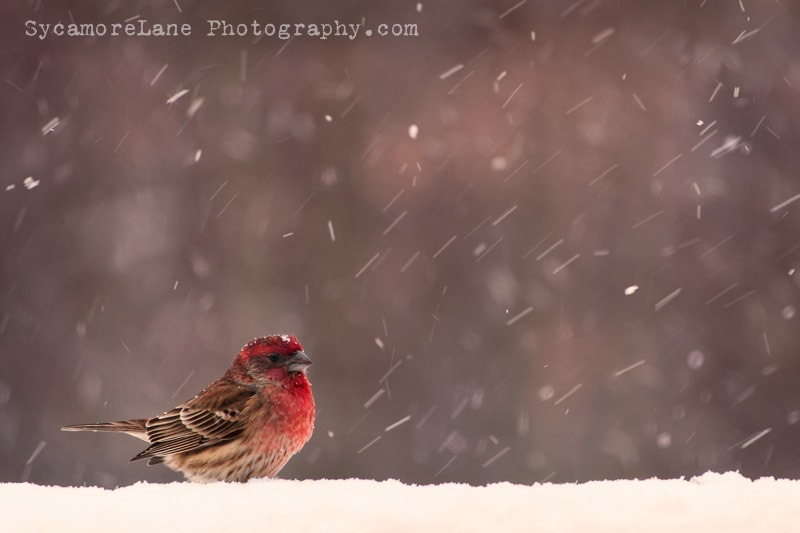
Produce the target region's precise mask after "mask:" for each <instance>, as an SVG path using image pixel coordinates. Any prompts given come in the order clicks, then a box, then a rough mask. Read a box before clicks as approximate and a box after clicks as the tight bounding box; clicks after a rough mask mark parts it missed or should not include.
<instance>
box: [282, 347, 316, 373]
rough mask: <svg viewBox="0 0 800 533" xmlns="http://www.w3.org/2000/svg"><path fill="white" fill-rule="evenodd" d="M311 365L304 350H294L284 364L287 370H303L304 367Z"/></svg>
mask: <svg viewBox="0 0 800 533" xmlns="http://www.w3.org/2000/svg"><path fill="white" fill-rule="evenodd" d="M309 366H311V359H310V358H309V357H308V356H307V355H306V354H305V352H300V351H298V352H294V354H292V356H291V357H290V358H289V361H288V362H287V364H286V368H288V369H289V372H305V371H306V368H308V367H309Z"/></svg>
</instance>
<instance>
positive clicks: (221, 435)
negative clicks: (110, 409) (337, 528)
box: [61, 335, 315, 483]
mask: <svg viewBox="0 0 800 533" xmlns="http://www.w3.org/2000/svg"><path fill="white" fill-rule="evenodd" d="M310 365H311V359H310V358H309V357H308V355H306V354H305V352H303V348H302V346H301V345H300V342H299V341H298V340H297V338H296V337H294V336H293V335H269V336H267V337H259V338H256V339H253V340H251V341H250V342H248V343H247V344H245V345H244V347H243V348H242V349H241V350H240V351H239V353H238V354H237V355H236V357H235V358H234V360H233V363H232V364H231V366H230V368H228V370H227V371H226V372H225V374H224V375H223V376H222V377H221V378H219V379H218V380H216V381H215V382H213V383H212V384H211V385H209V386H208V387H207V388H206V389H204V390H203V391H202V392H200V393H199V394H198V395H197V396H195V397H194V398H192V399H191V400H189V401H187V402H184V403H182V404H180V405H178V406H176V407H175V408H173V409H171V410H169V411H167V412H165V413H164V414H162V415H159V416H155V417H152V418H140V419H133V420H121V421H118V422H104V423H97V424H76V425H68V426H63V427H62V428H61V429H62V431H100V432H119V433H127V434H128V435H132V436H134V437H137V438H139V439H142V440H144V441H146V442H148V443H150V446H149V447H148V448H147V449H145V450H144V451H142V452H141V453H139V454H137V455H136V456H134V457H133V458H132V459H131V462H133V461H138V460H142V459H147V460H148V461H147V464H148V465H157V464H164V465H165V466H167V467H169V468H171V469H172V470H175V471H177V472H181V473H183V475H184V476H185V477H186V479H187V480H189V481H193V482H200V483H210V482H216V481H228V482H245V481H247V480H249V479H251V478H263V477H266V478H271V477H274V476H275V475H276V474H277V473H278V472H279V471H280V470H281V469H282V468H283V467H284V465H285V464H286V463H287V462H288V461H289V459H291V457H292V456H293V455H295V454H296V453H297V452H299V451H300V450H301V448H302V447H303V446H304V445H305V443H306V442H308V440H309V439H310V438H311V434H312V433H313V431H314V414H315V405H314V396H313V394H312V392H311V383H310V382H309V381H308V377H307V374H306V369H307V368H308V367H309V366H310Z"/></svg>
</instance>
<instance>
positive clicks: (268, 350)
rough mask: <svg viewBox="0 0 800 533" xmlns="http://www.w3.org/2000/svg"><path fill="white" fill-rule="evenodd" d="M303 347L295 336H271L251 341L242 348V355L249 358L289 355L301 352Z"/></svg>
mask: <svg viewBox="0 0 800 533" xmlns="http://www.w3.org/2000/svg"><path fill="white" fill-rule="evenodd" d="M302 350H303V347H302V346H300V342H299V341H298V340H297V337H295V336H294V335H286V334H283V335H269V336H267V337H258V338H256V339H253V340H251V341H250V342H248V343H247V344H245V345H244V347H243V348H242V351H241V354H242V355H244V356H247V357H250V356H253V355H269V354H273V353H277V354H281V355H289V354H293V353H295V352H300V351H302Z"/></svg>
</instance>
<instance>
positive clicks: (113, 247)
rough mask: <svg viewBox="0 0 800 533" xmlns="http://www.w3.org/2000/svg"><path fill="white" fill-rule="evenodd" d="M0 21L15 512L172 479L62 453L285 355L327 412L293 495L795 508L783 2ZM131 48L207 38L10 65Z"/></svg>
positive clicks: (0, 155)
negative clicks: (618, 491) (242, 368)
mask: <svg viewBox="0 0 800 533" xmlns="http://www.w3.org/2000/svg"><path fill="white" fill-rule="evenodd" d="M2 6H3V7H2V10H3V16H2V17H0V41H1V42H2V47H1V48H0V68H1V70H0V74H2V78H3V82H2V83H0V117H2V118H1V120H0V140H2V142H1V143H0V269H1V270H0V480H2V481H31V482H36V483H46V484H58V485H80V484H92V485H95V484H96V485H101V486H106V487H113V486H117V485H125V484H130V483H133V482H135V481H138V480H149V481H159V482H163V481H172V480H177V479H180V476H179V475H178V474H175V473H173V472H171V471H169V470H167V469H166V468H163V467H147V466H146V465H144V464H143V463H133V464H128V463H127V460H128V459H129V458H130V457H132V456H133V455H135V454H136V453H137V452H138V451H140V450H141V449H142V444H141V443H140V442H139V441H136V440H135V439H132V438H130V437H127V436H124V435H99V434H91V433H86V434H75V433H62V432H60V431H59V430H58V428H59V427H60V426H61V425H62V424H66V423H79V422H94V421H105V420H116V419H124V418H131V417H142V416H148V415H155V414H158V413H161V412H163V411H165V410H167V409H168V408H170V407H172V406H173V405H175V404H176V403H178V402H180V401H183V400H186V399H188V398H190V397H192V396H193V395H194V394H195V393H196V392H198V391H199V390H200V389H202V388H203V387H204V386H205V385H207V384H208V383H210V382H211V381H212V380H213V379H215V378H216V377H218V376H219V375H221V374H222V372H223V371H224V370H225V368H227V366H228V364H229V363H230V361H231V359H232V358H233V356H234V354H235V353H236V352H237V351H238V349H239V348H240V347H241V346H242V345H243V344H244V343H245V342H246V341H247V340H249V339H250V338H252V337H256V336H261V335H265V334H269V333H276V332H291V333H294V334H296V335H297V336H298V337H299V338H300V340H301V342H302V343H303V345H304V348H305V349H306V351H307V352H308V353H309V354H310V355H311V356H312V358H313V360H314V366H313V367H312V369H311V379H312V382H313V385H314V392H315V396H316V399H317V404H318V417H317V425H316V430H315V434H314V436H313V438H312V440H311V441H310V442H309V443H308V445H307V446H306V447H305V449H304V450H303V451H302V452H301V454H299V455H298V456H297V457H295V459H293V460H292V461H291V462H290V464H289V465H288V466H287V467H286V469H285V470H284V471H283V473H282V475H283V476H284V477H292V478H294V477H296V478H344V477H363V478H375V479H386V478H396V479H400V480H402V481H406V482H415V483H438V482H447V481H458V482H469V483H488V482H496V481H513V482H519V483H533V482H539V481H545V480H548V481H553V482H573V481H586V480H593V479H603V478H609V479H618V478H634V477H650V476H660V477H677V476H690V475H694V474H698V473H701V472H704V471H707V470H715V471H726V470H733V469H736V470H740V471H741V472H742V473H743V474H745V475H748V476H752V477H756V476H764V475H772V476H781V477H797V476H798V475H800V456H798V446H799V445H800V424H798V421H800V387H799V385H800V357H798V356H799V355H800V354H798V345H799V344H798V343H799V342H800V331H798V320H799V319H800V318H798V316H797V307H798V294H799V292H798V289H800V272H796V271H795V268H798V260H800V201H795V202H788V203H787V201H789V200H791V199H793V198H796V195H798V194H800V178H798V174H797V172H798V170H797V169H798V168H800V150H798V146H800V145H799V144H798V143H799V142H800V139H799V138H798V126H800V121H799V120H800V116H799V115H798V106H799V104H798V102H799V101H800V100H798V98H799V97H800V95H799V94H798V91H799V90H800V20H799V18H800V7H798V4H797V3H793V2H786V1H774V0H741V1H739V2H734V1H731V2H728V1H721V0H687V1H685V2H677V1H675V2H649V1H638V2H637V1H618V0H582V1H581V0H579V1H573V0H568V1H540V0H528V1H527V2H516V1H515V0H510V1H498V2H490V1H488V0H484V1H478V0H470V1H461V0H443V1H436V2H433V1H423V2H421V3H417V2H415V1H410V0H404V1H392V2H380V3H379V2H368V1H341V2H337V3H335V4H334V3H333V2H323V1H315V2H302V3H301V2H290V1H288V0H286V1H280V2H266V3H265V2H250V3H245V2H242V3H239V2H237V3H235V4H234V3H232V2H228V3H219V2H200V1H193V0H178V2H177V3H176V2H150V1H132V2H106V3H103V5H102V6H101V5H100V3H98V2H90V1H84V2H47V1H40V0H35V1H34V0H29V1H22V2H13V1H11V0H5V1H3V3H2ZM137 16H138V17H139V18H143V19H147V20H148V21H150V22H153V23H155V22H158V23H173V22H177V23H184V22H188V23H190V24H192V25H193V27H194V33H193V35H192V36H191V37H178V38H155V37H149V38H147V37H115V38H112V37H106V38H90V37H87V38H65V37H62V38H58V37H48V38H47V39H44V40H40V39H37V38H31V37H26V36H25V34H24V32H25V27H24V23H25V21H26V20H37V21H39V22H43V23H55V22H58V21H62V22H70V21H72V20H74V21H76V22H93V23H99V22H105V23H107V24H110V23H112V22H121V21H125V20H127V19H131V18H132V17H137ZM207 19H225V20H228V21H232V22H245V23H249V22H250V21H252V20H254V19H255V20H258V21H260V22H261V23H267V22H272V23H282V22H290V23H294V22H303V23H312V22H316V23H323V22H328V23H330V22H331V21H333V20H339V21H342V22H346V23H363V24H365V27H367V28H372V29H376V28H377V25H378V24H380V23H388V24H394V23H401V24H406V23H414V24H417V25H418V26H417V27H418V36H407V37H378V36H376V35H373V36H372V37H366V36H364V35H363V31H364V28H362V34H360V35H359V37H358V38H357V39H355V40H348V39H342V38H339V39H333V38H332V39H329V40H327V41H321V40H319V39H316V38H313V37H295V38H293V39H291V40H289V41H282V40H279V39H275V38H272V39H269V38H254V37H252V36H250V37H232V38H222V37H217V38H208V37H205V36H204V34H205V28H206V23H205V21H206V20H207ZM184 91H185V92H184ZM182 92H183V94H182V95H181V93H182ZM176 98H177V99H176ZM170 100H173V101H172V102H171V103H168V101H170ZM26 180H27V181H26ZM782 204H785V205H782ZM398 424H399V425H398Z"/></svg>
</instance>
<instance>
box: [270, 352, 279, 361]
mask: <svg viewBox="0 0 800 533" xmlns="http://www.w3.org/2000/svg"><path fill="white" fill-rule="evenodd" d="M268 359H269V362H270V363H278V362H280V360H281V356H280V355H278V354H276V353H274V354H271V355H270V356H269V357H268Z"/></svg>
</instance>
